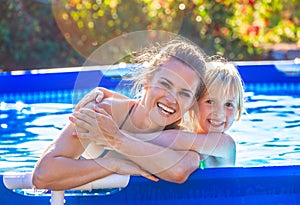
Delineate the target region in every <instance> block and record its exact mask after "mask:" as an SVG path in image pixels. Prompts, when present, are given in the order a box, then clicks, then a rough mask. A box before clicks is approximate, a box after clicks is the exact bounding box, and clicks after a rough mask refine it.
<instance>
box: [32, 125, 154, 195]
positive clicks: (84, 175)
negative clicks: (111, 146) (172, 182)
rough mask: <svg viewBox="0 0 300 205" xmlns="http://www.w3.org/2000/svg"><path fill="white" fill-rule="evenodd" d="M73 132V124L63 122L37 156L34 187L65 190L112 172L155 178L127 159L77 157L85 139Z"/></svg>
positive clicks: (85, 143)
mask: <svg viewBox="0 0 300 205" xmlns="http://www.w3.org/2000/svg"><path fill="white" fill-rule="evenodd" d="M73 132H74V127H73V125H72V124H69V125H67V126H66V127H65V128H64V130H63V131H62V133H61V134H60V136H59V137H58V138H57V139H56V140H55V141H54V142H53V143H52V144H51V145H50V146H49V147H48V148H47V150H46V151H45V153H44V154H43V155H42V156H41V158H40V160H39V161H38V163H37V164H36V167H35V169H34V172H33V184H34V185H35V187H36V188H38V189H51V190H66V189H70V188H74V187H77V186H80V185H83V184H86V183H88V182H91V181H94V180H96V179H100V178H103V177H106V176H108V175H110V174H112V173H119V174H124V175H141V176H144V177H146V178H148V179H150V180H154V181H157V179H156V178H155V177H153V176H151V175H150V174H149V173H148V172H146V171H144V170H142V169H141V168H140V167H139V166H137V165H136V164H134V163H132V162H130V161H128V160H124V159H119V158H98V159H89V160H86V159H83V160H79V159H78V158H79V156H80V155H81V154H82V152H83V150H84V147H85V146H86V145H87V142H88V141H87V140H79V139H78V138H77V137H74V136H72V133H73Z"/></svg>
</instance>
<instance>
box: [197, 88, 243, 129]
mask: <svg viewBox="0 0 300 205" xmlns="http://www.w3.org/2000/svg"><path fill="white" fill-rule="evenodd" d="M198 109H199V115H198V120H199V125H200V130H198V132H199V133H209V132H225V131H226V130H227V129H229V128H230V127H231V125H232V123H233V122H234V120H235V118H236V115H237V99H236V96H235V95H234V92H233V91H231V92H229V93H228V94H225V93H224V92H223V89H222V87H215V88H214V89H212V90H210V92H209V93H206V94H205V95H204V96H203V97H202V98H201V99H200V100H199V101H198Z"/></svg>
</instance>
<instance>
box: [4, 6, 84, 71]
mask: <svg viewBox="0 0 300 205" xmlns="http://www.w3.org/2000/svg"><path fill="white" fill-rule="evenodd" d="M50 5H51V4H50V2H48V3H47V1H44V2H43V1H33V0H26V1H25V0H23V1H22V0H5V1H4V2H1V7H0V15H1V18H0V61H1V65H0V69H1V70H17V69H32V68H49V67H57V66H64V67H65V66H73V65H76V64H79V63H81V62H83V61H84V58H82V57H81V56H80V55H79V54H77V53H76V52H75V51H74V50H73V49H72V47H71V46H70V45H69V44H68V43H67V42H66V41H65V39H64V37H63V36H62V35H61V33H60V31H59V29H58V28H57V25H56V22H55V19H54V18H53V15H52V11H51V6H50Z"/></svg>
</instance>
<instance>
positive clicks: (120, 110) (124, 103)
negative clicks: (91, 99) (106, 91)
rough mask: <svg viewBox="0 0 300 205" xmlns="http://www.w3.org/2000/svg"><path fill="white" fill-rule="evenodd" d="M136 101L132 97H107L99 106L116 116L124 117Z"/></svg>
mask: <svg viewBox="0 0 300 205" xmlns="http://www.w3.org/2000/svg"><path fill="white" fill-rule="evenodd" d="M135 103H136V101H135V100H132V99H118V98H105V99H103V101H102V102H101V103H99V106H100V107H101V108H102V109H104V110H105V111H106V112H107V113H109V114H110V115H112V116H114V118H120V119H123V117H124V116H126V115H127V112H128V111H129V110H130V108H131V106H132V105H134V104H135ZM116 116H118V117H116ZM115 120H117V119H115ZM117 121H118V120H117Z"/></svg>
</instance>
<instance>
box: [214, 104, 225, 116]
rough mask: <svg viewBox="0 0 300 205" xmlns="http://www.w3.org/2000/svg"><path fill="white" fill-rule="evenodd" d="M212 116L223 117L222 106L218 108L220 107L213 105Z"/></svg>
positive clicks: (223, 110)
mask: <svg viewBox="0 0 300 205" xmlns="http://www.w3.org/2000/svg"><path fill="white" fill-rule="evenodd" d="M213 109H214V110H213V114H214V115H215V116H219V117H224V116H225V109H224V107H223V106H220V105H215V106H214V107H213Z"/></svg>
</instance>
